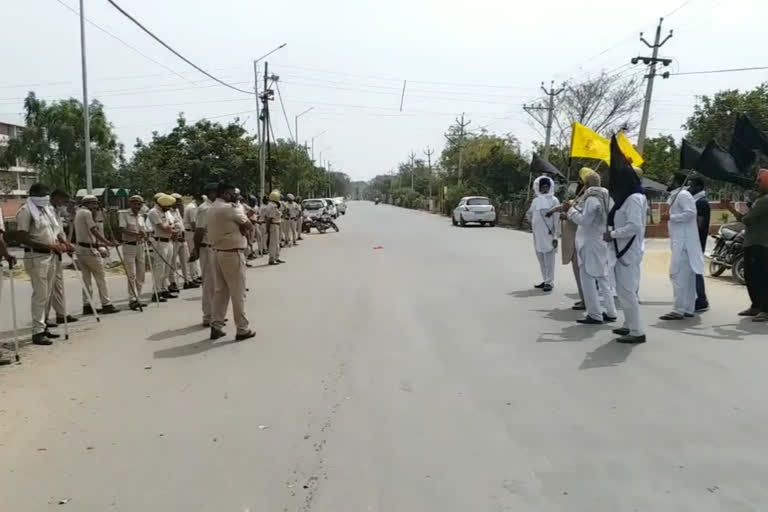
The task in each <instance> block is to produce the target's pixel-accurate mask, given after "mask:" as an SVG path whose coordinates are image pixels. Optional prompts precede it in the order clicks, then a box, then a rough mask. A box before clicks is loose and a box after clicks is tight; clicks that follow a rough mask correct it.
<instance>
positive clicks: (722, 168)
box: [695, 140, 754, 187]
mask: <svg viewBox="0 0 768 512" xmlns="http://www.w3.org/2000/svg"><path fill="white" fill-rule="evenodd" d="M695 169H696V170H697V171H698V172H699V173H700V174H702V175H704V176H706V177H707V178H711V179H713V180H718V181H725V182H728V183H733V184H736V185H740V186H742V187H751V186H752V185H753V184H754V179H750V178H749V177H748V176H745V175H744V174H743V173H742V172H741V170H740V169H739V166H738V165H737V163H736V160H734V158H733V156H732V155H731V154H730V153H728V152H727V151H726V150H724V149H723V148H722V147H720V145H719V144H718V143H717V142H715V141H714V140H712V141H710V142H709V144H707V147H706V148H705V149H704V152H703V153H702V154H701V158H699V161H698V162H697V163H696V167H695Z"/></svg>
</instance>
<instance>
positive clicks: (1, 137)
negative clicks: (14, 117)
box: [0, 121, 38, 197]
mask: <svg viewBox="0 0 768 512" xmlns="http://www.w3.org/2000/svg"><path fill="white" fill-rule="evenodd" d="M23 130H24V126H21V125H18V124H14V123H4V122H2V121H0V151H2V146H4V145H6V144H8V141H9V140H11V139H13V138H14V137H18V136H19V135H21V132H22V131H23ZM15 163H16V165H12V166H10V167H8V168H4V167H0V197H26V195H27V190H29V187H31V186H32V185H33V184H34V183H37V180H38V172H37V170H35V169H33V168H31V167H28V166H26V165H25V164H24V162H22V161H17V162H15Z"/></svg>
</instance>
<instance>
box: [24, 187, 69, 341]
mask: <svg viewBox="0 0 768 512" xmlns="http://www.w3.org/2000/svg"><path fill="white" fill-rule="evenodd" d="M48 194H49V191H48V187H46V186H45V185H43V184H42V183H35V184H34V185H32V186H31V187H30V188H29V192H28V197H27V201H26V202H25V203H24V205H22V207H21V208H20V209H19V211H18V212H17V213H16V229H17V230H18V237H19V241H20V242H21V245H22V246H23V247H24V269H25V270H26V271H27V274H28V275H29V279H30V282H31V284H32V300H31V311H32V343H34V344H35V345H51V344H52V343H53V342H52V341H51V340H52V339H56V338H59V335H58V334H55V333H52V332H51V331H50V330H49V328H48V326H47V325H46V323H45V316H46V313H47V311H48V307H49V303H50V300H51V293H52V292H53V284H54V282H55V280H56V263H55V260H56V259H58V257H59V255H60V254H61V253H62V252H63V251H64V250H65V246H64V245H63V244H61V241H60V239H59V238H58V233H59V228H58V223H57V220H56V215H55V214H54V212H53V209H52V208H51V206H50V196H49V195H48Z"/></svg>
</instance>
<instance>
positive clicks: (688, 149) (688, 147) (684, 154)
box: [680, 139, 704, 170]
mask: <svg viewBox="0 0 768 512" xmlns="http://www.w3.org/2000/svg"><path fill="white" fill-rule="evenodd" d="M703 152H704V150H703V149H701V148H699V147H696V146H694V145H693V144H691V143H690V142H688V141H687V140H685V139H683V143H682V145H681V146H680V169H681V170H683V169H695V168H696V163H697V162H698V161H699V158H701V154H702V153H703Z"/></svg>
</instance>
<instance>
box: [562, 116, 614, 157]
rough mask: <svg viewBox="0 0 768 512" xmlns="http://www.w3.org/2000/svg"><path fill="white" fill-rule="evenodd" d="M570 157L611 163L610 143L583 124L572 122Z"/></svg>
mask: <svg viewBox="0 0 768 512" xmlns="http://www.w3.org/2000/svg"><path fill="white" fill-rule="evenodd" d="M571 157H573V158H592V159H594V160H603V161H604V162H605V163H607V164H610V163H611V143H610V141H609V140H608V139H606V138H605V137H601V136H600V135H598V134H597V133H595V132H593V131H592V130H590V129H589V128H587V127H586V126H584V125H583V124H579V123H573V134H572V135H571Z"/></svg>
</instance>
